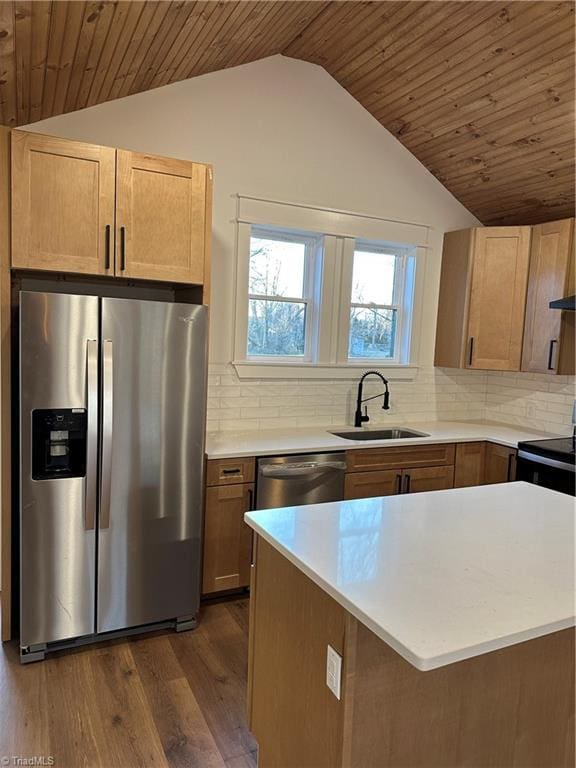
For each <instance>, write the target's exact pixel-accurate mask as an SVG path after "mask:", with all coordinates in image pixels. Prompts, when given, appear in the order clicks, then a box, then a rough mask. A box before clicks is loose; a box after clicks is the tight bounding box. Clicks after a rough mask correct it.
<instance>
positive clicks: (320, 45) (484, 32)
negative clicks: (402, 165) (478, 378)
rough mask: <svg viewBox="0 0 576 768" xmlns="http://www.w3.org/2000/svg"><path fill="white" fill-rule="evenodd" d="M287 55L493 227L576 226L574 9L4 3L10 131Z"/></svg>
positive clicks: (415, 1) (1, 102) (520, 0)
mask: <svg viewBox="0 0 576 768" xmlns="http://www.w3.org/2000/svg"><path fill="white" fill-rule="evenodd" d="M276 53H283V54H285V55H286V56H292V57H295V58H298V59H303V60H305V61H309V62H313V63H315V64H319V65H321V66H323V67H325V69H326V70H327V71H328V72H329V73H330V74H331V75H332V76H333V77H334V78H336V80H337V81H338V82H339V83H340V84H341V85H342V86H343V87H344V88H346V90H347V91H349V92H350V93H351V94H352V96H354V97H355V98H356V99H357V100H358V101H359V102H360V103H361V104H362V105H363V106H364V107H365V108H366V109H367V110H369V111H370V112H371V113H372V115H373V116H374V117H375V118H376V119H377V120H379V121H380V123H381V124H382V125H383V126H385V127H386V128H387V129H388V130H389V131H391V132H392V133H393V134H394V135H395V136H396V137H397V138H398V139H399V140H400V141H401V142H402V143H403V144H404V145H405V146H406V147H407V148H408V149H409V150H410V151H411V152H412V153H413V154H414V155H415V156H416V157H417V158H418V159H419V160H421V161H422V163H424V165H425V166H426V167H427V168H429V170H430V171H431V172H432V173H433V174H434V175H435V176H436V177H437V178H438V179H439V180H440V181H441V182H442V183H443V184H444V185H445V186H446V187H447V188H448V189H449V190H450V191H451V192H452V193H453V194H454V195H455V196H456V197H457V198H458V199H459V200H460V201H461V202H462V203H463V204H464V205H465V206H466V207H467V208H469V209H470V210H471V211H472V212H473V213H474V214H476V216H477V217H478V218H479V219H480V220H481V221H482V222H483V223H485V224H500V223H502V224H510V223H535V222H539V221H547V220H552V219H555V218H562V217H564V216H573V215H574V2H567V1H566V0H564V1H562V2H553V1H550V0H542V1H541V0H536V1H534V2H533V1H532V0H530V1H524V0H514V1H513V2H498V1H497V0H496V1H492V0H488V1H487V2H483V1H477V0H468V1H465V2H452V1H451V0H443V1H442V2H433V1H424V2H420V0H408V1H407V2H394V1H391V0H387V1H386V2H354V1H352V0H349V1H348V2H321V1H315V2H299V1H298V2H294V1H293V0H288V1H284V2H273V1H272V0H265V1H264V2H252V0H241V1H240V2H234V1H233V0H218V2H192V1H190V2H182V1H180V0H178V1H176V2H168V1H166V0H162V1H160V2H153V1H151V0H145V1H143V2H139V1H138V0H132V1H130V2H123V1H122V0H100V2H79V1H76V0H74V1H70V2H66V1H65V0H60V1H58V2H48V1H43V0H34V1H33V2H22V1H21V0H16V1H15V2H8V1H6V0H2V1H1V2H0V122H1V123H3V124H5V125H9V126H17V125H24V124H26V123H30V122H34V121H36V120H40V119H42V118H46V117H50V116H53V115H59V114H62V113H64V112H70V111H72V110H76V109H82V108H83V107H87V106H91V105H93V104H99V103H101V102H104V101H108V100H110V99H117V98H120V97H122V96H127V95H128V94H132V93H138V92H140V91H145V90H148V89H151V88H156V87H158V86H161V85H166V84H167V83H173V82H176V81H178V80H184V79H186V78H189V77H194V76H196V75H200V74H204V73H206V72H212V71H214V70H218V69H223V68H225V67H231V66H236V65H238V64H244V63H246V62H249V61H254V60H255V59H260V58H263V57H265V56H270V55H272V54H276ZM279 87H281V84H279Z"/></svg>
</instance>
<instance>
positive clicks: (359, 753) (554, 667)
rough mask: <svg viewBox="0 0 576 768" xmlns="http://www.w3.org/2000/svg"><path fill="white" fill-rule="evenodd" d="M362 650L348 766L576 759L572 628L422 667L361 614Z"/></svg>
mask: <svg viewBox="0 0 576 768" xmlns="http://www.w3.org/2000/svg"><path fill="white" fill-rule="evenodd" d="M355 652H356V660H355V674H354V695H353V704H352V706H351V707H349V708H348V709H347V722H346V724H345V726H344V727H345V732H346V734H347V737H348V739H349V740H350V741H349V743H347V744H345V748H344V755H345V760H344V766H345V768H360V766H361V768H388V767H392V766H394V768H408V766H410V768H429V767H430V766H431V765H435V766H442V767H443V768H450V767H453V768H456V767H458V768H461V767H462V766H482V767H483V768H491V767H494V768H496V767H498V768H560V767H562V768H564V767H566V768H568V767H569V766H573V765H574V741H573V734H574V630H572V629H567V630H563V631H561V632H556V633H554V634H551V635H547V636H545V637H542V638H538V639H535V640H529V641H527V642H524V643H519V644H518V645H514V646H510V647H508V648H504V649H502V650H498V651H493V652H492V653H487V654H484V655H482V656H477V657H475V658H472V659H467V660H466V661H462V662H458V663H455V664H449V665H447V666H445V667H440V668H438V669H435V670H431V671H429V672H420V671H419V670H417V669H416V668H415V667H413V666H412V665H411V664H409V663H408V662H407V661H405V660H404V659H403V658H402V657H400V656H399V655H398V654H397V653H396V652H395V651H393V650H392V649H391V648H390V647H389V646H387V645H386V644H385V643H384V642H382V641H381V640H380V639H379V638H378V637H376V635H374V634H373V633H372V632H371V631H370V630H369V629H367V628H366V627H364V626H363V625H362V624H360V623H358V624H357V632H356V649H355ZM348 739H347V740H348Z"/></svg>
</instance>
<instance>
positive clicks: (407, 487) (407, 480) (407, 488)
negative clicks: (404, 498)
mask: <svg viewBox="0 0 576 768" xmlns="http://www.w3.org/2000/svg"><path fill="white" fill-rule="evenodd" d="M404 493H410V475H408V474H407V475H405V476H404Z"/></svg>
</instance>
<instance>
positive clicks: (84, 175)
mask: <svg viewBox="0 0 576 768" xmlns="http://www.w3.org/2000/svg"><path fill="white" fill-rule="evenodd" d="M115 164H116V151H115V150H114V149H110V148H109V147H98V146H95V145H93V144H84V143H81V142H77V141H67V140H65V139H58V138H55V137H52V136H41V135H39V134H35V133H25V132H23V131H13V132H12V266H13V267H17V268H21V269H42V270H56V271H58V272H81V273H85V274H91V275H105V274H114V264H113V259H112V255H111V248H112V238H113V236H114V186H115V173H116V170H115Z"/></svg>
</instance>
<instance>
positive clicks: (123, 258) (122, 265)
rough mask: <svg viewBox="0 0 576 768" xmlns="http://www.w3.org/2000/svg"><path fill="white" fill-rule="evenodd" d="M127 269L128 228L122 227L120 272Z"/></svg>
mask: <svg viewBox="0 0 576 768" xmlns="http://www.w3.org/2000/svg"><path fill="white" fill-rule="evenodd" d="M125 269H126V227H120V271H121V272H123V271H124V270H125Z"/></svg>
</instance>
